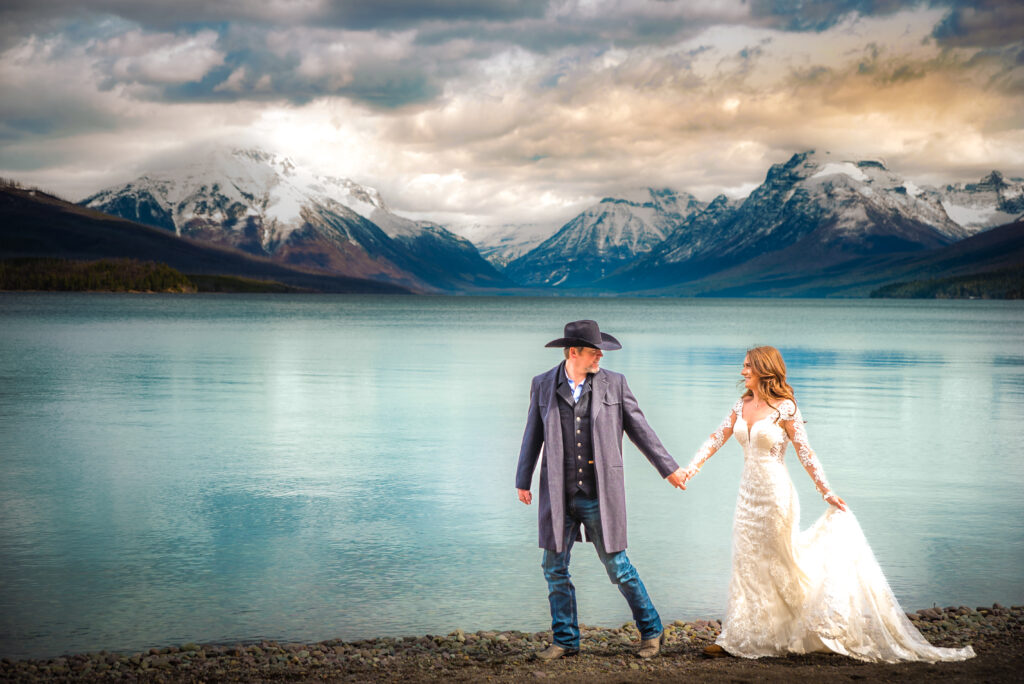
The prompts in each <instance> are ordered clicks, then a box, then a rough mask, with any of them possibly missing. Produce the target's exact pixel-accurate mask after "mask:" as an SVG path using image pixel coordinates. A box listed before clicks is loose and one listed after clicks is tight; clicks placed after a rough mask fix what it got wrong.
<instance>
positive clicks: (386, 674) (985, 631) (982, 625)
mask: <svg viewBox="0 0 1024 684" xmlns="http://www.w3.org/2000/svg"><path fill="white" fill-rule="evenodd" d="M908 617H910V618H911V620H912V621H913V622H914V624H915V625H916V626H917V627H918V629H920V631H921V632H922V634H924V636H925V637H926V638H927V639H928V640H929V641H930V642H932V643H933V644H936V645H938V646H945V647H958V646H964V645H966V644H971V645H972V646H973V647H974V649H975V651H976V652H977V654H978V655H977V657H975V658H972V659H970V660H966V661H960V662H951V663H936V664H929V663H896V664H890V663H865V662H861V661H857V660H854V659H852V658H847V657H845V656H839V655H834V654H809V655H792V656H788V657H784V658H763V659H759V660H746V659H742V658H731V657H730V658H721V659H713V660H711V659H706V658H704V657H702V654H701V651H702V649H703V648H704V646H706V645H708V644H710V643H713V642H714V640H715V638H716V637H717V636H718V633H719V631H720V629H721V624H720V623H719V622H718V621H717V620H696V621H690V622H682V621H679V620H677V621H675V622H673V623H672V624H670V625H668V626H667V627H666V629H665V632H666V644H665V647H664V649H663V654H662V655H661V656H659V657H657V658H654V659H652V660H649V661H644V660H639V659H638V658H636V657H635V655H634V652H635V650H636V648H637V644H638V640H639V635H638V633H637V631H636V628H635V627H634V626H633V625H632V623H629V624H627V625H624V626H622V627H619V628H603V627H593V626H587V625H581V628H582V631H583V639H582V643H581V653H580V655H578V656H576V657H573V658H563V659H561V660H559V661H556V662H554V663H549V664H542V663H539V662H537V661H536V660H534V659H533V658H532V653H534V652H535V651H538V650H540V649H542V648H544V647H545V646H546V645H547V643H549V639H550V632H546V631H545V632H535V633H525V632H519V631H514V630H510V631H501V632H498V631H479V632H475V633H467V632H464V631H463V630H461V629H460V630H456V631H454V632H451V633H449V634H447V635H443V636H442V635H430V634H427V635H422V636H416V637H412V636H407V637H397V638H390V637H385V638H378V639H365V640H360V641H352V642H345V641H342V640H340V639H336V640H329V641H322V642H318V643H314V644H296V643H282V642H274V641H260V642H256V643H248V644H246V643H239V644H231V645H224V644H204V645H200V644H195V643H187V644H183V645H180V646H169V647H163V648H151V649H149V650H148V651H146V652H141V653H133V654H120V653H108V652H106V651H100V652H98V653H84V654H75V655H65V656H60V657H56V658H48V659H24V660H12V659H9V658H3V659H0V680H2V681H11V682H37V681H70V682H78V681H81V682H85V681H89V682H92V681H146V682H150V681H152V682H178V681H182V682H184V681H208V682H211V681H214V682H219V681H225V682H234V681H239V682H241V681H267V680H289V681H314V680H316V681H323V680H329V681H360V682H363V681H382V682H385V681H386V682H419V681H436V682H442V681H443V682H450V681H456V682H475V681H484V680H486V681H491V682H509V683H511V682H519V681H523V680H524V679H526V680H531V681H532V680H534V679H538V680H546V679H549V678H550V679H553V680H555V681H559V682H604V683H607V684H611V682H634V681H636V682H640V681H643V682H655V681H658V682H662V681H678V682H688V681H695V682H696V681H710V682H728V681H737V680H744V681H752V680H758V681H768V682H791V681H807V682H811V681H824V680H833V681H834V680H836V679H850V678H852V679H866V680H868V681H872V680H885V681H921V682H924V681H934V680H936V679H940V680H942V681H954V682H974V681H989V682H1002V681H1007V682H1009V681H1019V678H1020V673H1021V672H1022V671H1024V606H1012V607H1009V608H1007V607H1005V606H1002V605H1000V604H998V603H996V604H993V606H992V607H984V606H983V607H979V608H975V609H971V608H967V607H966V606H949V607H946V608H927V609H921V610H918V611H917V612H915V613H909V614H908Z"/></svg>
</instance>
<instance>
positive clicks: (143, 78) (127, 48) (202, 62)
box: [94, 30, 224, 84]
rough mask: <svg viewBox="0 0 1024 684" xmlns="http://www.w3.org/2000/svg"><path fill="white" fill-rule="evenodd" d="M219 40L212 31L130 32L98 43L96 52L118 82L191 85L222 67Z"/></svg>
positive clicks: (222, 59) (222, 55)
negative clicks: (218, 46)
mask: <svg viewBox="0 0 1024 684" xmlns="http://www.w3.org/2000/svg"><path fill="white" fill-rule="evenodd" d="M218 38H219V36H218V34H217V33H216V32H215V31H210V30H206V31H200V32H199V33H197V34H195V35H184V36H182V35H174V34H169V33H145V32H143V31H131V32H129V33H126V34H123V35H120V36H116V37H114V38H110V39H107V40H104V41H101V42H99V43H97V44H96V46H95V48H94V52H95V53H96V54H97V55H102V56H104V57H108V58H109V59H110V74H111V75H112V76H113V77H114V78H116V79H117V80H119V81H137V82H141V83H150V84H174V83H190V82H193V81H198V80H200V79H201V78H202V77H203V76H205V75H206V74H207V73H208V72H209V71H210V69H212V68H213V67H216V66H220V65H221V64H223V62H224V54H223V52H221V51H220V50H218V49H217V48H216V44H217V41H218Z"/></svg>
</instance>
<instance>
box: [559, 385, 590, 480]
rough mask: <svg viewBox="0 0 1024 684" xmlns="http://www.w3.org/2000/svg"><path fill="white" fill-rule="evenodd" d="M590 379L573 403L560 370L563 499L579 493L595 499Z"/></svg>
mask: <svg viewBox="0 0 1024 684" xmlns="http://www.w3.org/2000/svg"><path fill="white" fill-rule="evenodd" d="M590 380H591V376H589V375H588V376H587V379H586V380H585V381H584V382H583V389H582V390H580V398H579V400H578V401H576V402H575V403H574V402H573V401H572V390H571V389H570V388H569V380H568V379H567V378H566V377H565V367H564V366H563V367H562V368H561V377H560V378H559V381H558V385H557V391H556V392H555V394H557V395H558V415H559V417H560V418H561V421H562V454H563V457H564V459H565V460H564V466H563V471H564V472H565V496H566V498H569V497H571V496H573V495H574V494H576V493H582V494H583V495H584V496H586V497H587V498H590V499H596V498H597V477H596V475H595V471H594V444H593V441H592V439H591V431H590V398H591V396H592V392H591V382H590Z"/></svg>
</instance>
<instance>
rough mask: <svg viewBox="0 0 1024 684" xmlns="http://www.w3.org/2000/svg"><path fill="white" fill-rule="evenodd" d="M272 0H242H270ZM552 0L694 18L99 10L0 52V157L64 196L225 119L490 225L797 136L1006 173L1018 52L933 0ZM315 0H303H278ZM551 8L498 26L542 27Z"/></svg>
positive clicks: (566, 212)
mask: <svg viewBox="0 0 1024 684" xmlns="http://www.w3.org/2000/svg"><path fill="white" fill-rule="evenodd" d="M282 3H283V0H282V2H281V3H279V6H277V9H276V10H275V9H274V7H271V6H270V5H264V6H263V10H261V11H265V12H271V11H280V12H284V11H286V9H287V7H286V5H287V3H283V4H282ZM552 7H553V9H552V12H554V13H556V14H557V13H558V12H563V13H566V14H564V15H563V16H572V17H575V18H580V19H586V20H587V21H593V22H597V21H599V20H600V21H603V22H605V24H604V25H603V26H605V29H607V30H609V31H610V30H611V28H615V29H616V30H621V31H623V32H626V31H628V30H629V27H628V25H627V22H626V21H625V18H627V17H641V18H646V19H650V20H652V22H653V24H649V26H654V25H656V24H657V23H658V20H659V19H661V18H663V17H664V16H667V15H665V14H664V13H667V12H670V11H671V12H675V14H674V15H673V17H675V18H677V19H678V18H679V13H680V11H683V12H685V13H687V14H686V15H685V17H684V19H686V21H692V22H696V24H695V25H696V26H697V27H698V28H693V25H692V24H686V26H687V27H688V28H687V29H686V30H682V29H680V31H679V32H677V33H671V35H672V36H676V35H678V36H680V37H676V38H671V36H670V37H669V38H664V37H663V38H662V39H660V40H651V41H648V42H644V41H643V40H640V39H639V38H636V40H635V41H634V42H632V43H629V42H622V43H620V42H616V41H615V40H611V39H609V40H608V41H606V42H605V43H601V42H600V41H599V40H597V39H592V40H591V39H589V38H588V41H589V42H584V41H582V40H581V41H580V42H571V41H570V42H565V43H564V44H562V45H560V46H559V47H558V48H557V49H550V48H549V47H547V46H550V45H551V44H553V43H554V42H555V41H554V40H553V39H551V37H550V36H542V37H540V38H538V41H539V42H541V43H544V45H545V48H544V49H537V50H534V49H531V48H530V47H529V46H528V45H527V44H526V43H523V44H521V45H516V44H514V43H512V42H511V41H510V39H508V40H505V42H502V41H503V40H504V39H502V38H500V37H496V36H498V34H499V33H500V31H498V30H497V29H495V27H494V25H491V24H486V23H485V24H481V25H479V26H477V25H473V26H470V25H469V24H466V23H465V22H463V23H457V22H456V23H452V24H450V25H445V26H444V28H446V29H448V30H450V31H451V35H449V36H447V37H438V36H440V34H438V33H431V34H430V35H431V37H432V38H436V41H437V42H431V41H430V40H425V38H424V36H425V35H427V33H428V31H427V29H428V28H433V29H436V28H438V25H439V23H438V22H434V23H432V24H431V25H430V27H426V26H425V25H424V26H420V27H418V28H416V29H404V30H402V31H384V30H380V29H373V30H365V31H356V30H351V29H349V30H342V29H336V28H329V27H304V26H295V25H293V26H288V27H285V28H270V29H265V30H262V29H261V30H256V29H253V28H251V27H248V26H240V27H236V28H234V29H232V31H231V32H228V34H225V35H223V36H219V35H218V34H217V33H215V32H214V31H212V30H204V31H199V32H197V33H194V34H188V33H184V32H181V31H179V32H152V31H149V30H144V29H142V28H139V27H137V26H128V28H127V29H125V28H124V27H122V28H120V29H118V30H114V29H117V27H116V26H115V27H113V28H110V27H108V28H107V31H108V33H109V32H113V33H114V34H115V35H107V34H105V35H104V37H103V38H101V39H100V38H97V39H92V40H91V41H83V42H79V43H75V42H74V41H73V40H72V39H71V38H49V39H44V38H38V37H30V38H26V39H23V40H21V41H20V42H19V43H17V44H16V45H15V47H13V48H12V49H10V50H8V51H7V52H4V53H0V88H2V89H3V92H4V98H3V99H2V101H0V132H2V133H3V134H4V135H5V140H6V141H7V142H6V143H5V145H4V147H3V148H0V175H3V176H8V177H15V178H20V179H23V180H25V181H26V182H34V183H37V184H39V185H42V186H44V187H50V188H53V189H55V190H58V191H61V192H64V193H65V194H70V195H73V196H81V195H84V194H86V193H88V192H92V191H94V190H96V189H98V188H99V187H100V186H101V185H105V184H107V183H108V182H114V181H115V180H122V179H123V178H115V176H118V175H119V174H120V175H121V176H126V177H127V176H129V175H130V173H134V172H136V171H137V170H141V169H142V168H144V165H145V163H146V160H147V158H148V157H149V156H151V155H154V154H164V153H166V152H168V151H172V150H173V149H175V148H176V147H178V146H185V145H188V144H191V143H194V142H195V141H196V140H197V139H200V138H197V136H201V138H202V139H210V140H224V139H235V138H238V137H243V138H249V139H255V140H257V141H259V142H260V143H261V144H264V145H266V146H268V147H271V148H273V149H275V150H278V151H281V152H284V153H286V154H289V155H291V156H293V157H295V158H296V160H297V161H300V162H304V163H308V164H310V165H312V166H315V167H317V168H319V169H322V170H324V171H326V172H329V173H333V174H335V175H340V176H346V177H350V178H352V179H354V180H356V181H358V182H361V183H365V184H367V185H371V186H374V187H377V188H378V189H380V190H381V192H382V193H383V194H384V197H385V199H386V201H387V202H388V203H389V204H390V205H391V206H392V207H393V208H394V209H396V210H399V211H401V212H404V213H407V214H414V215H416V216H418V217H424V218H433V219H435V220H439V221H441V222H445V223H449V222H450V223H463V224H466V223H492V224H495V225H500V224H504V223H509V222H523V223H534V222H549V223H550V224H560V223H561V222H564V221H565V220H567V219H568V218H571V216H572V214H573V213H575V212H577V211H579V210H580V209H581V208H582V207H584V206H586V205H587V204H589V203H591V202H593V201H596V200H597V199H600V198H601V197H602V196H605V195H609V194H615V193H617V192H621V191H624V190H629V189H632V188H634V187H638V186H645V185H651V186H669V187H673V188H676V189H680V190H688V191H690V192H693V193H695V194H697V195H698V196H699V197H701V198H702V199H705V200H709V199H711V198H712V197H714V196H715V195H717V194H719V193H722V192H724V193H726V194H727V195H729V196H731V197H737V196H742V195H744V194H746V193H747V192H749V190H750V189H751V188H752V187H754V186H755V185H756V184H758V183H760V182H761V181H762V180H763V178H764V174H765V173H766V172H767V170H768V168H769V166H770V165H771V164H772V163H775V162H779V161H784V160H785V159H787V158H788V157H789V156H790V155H791V154H792V153H793V152H797V151H802V150H804V149H808V148H812V147H813V148H818V149H822V150H832V151H833V152H836V153H837V154H844V155H848V156H850V155H852V156H864V157H876V156H880V157H885V158H887V159H888V160H889V162H890V165H891V166H892V167H893V168H894V169H897V170H899V171H901V172H905V173H908V174H913V173H917V174H921V175H922V176H923V175H926V174H929V173H931V174H934V177H938V178H940V179H942V180H943V181H950V180H964V179H976V177H977V176H978V175H979V174H977V169H978V168H979V167H981V166H985V167H989V169H991V168H998V169H1001V170H1003V171H1005V172H1007V173H1008V174H1009V175H1024V115H1022V114H1021V112H1024V89H1022V88H1021V87H1020V86H1019V84H1020V83H1021V82H1024V77H1022V76H1021V72H1022V71H1024V66H1021V65H1015V63H1014V62H1013V56H1014V55H1015V54H1016V53H1012V52H1011V51H1009V50H1007V51H1006V54H1003V53H1000V52H998V51H992V50H990V51H988V52H984V53H979V52H978V51H977V50H973V49H956V50H949V49H942V48H940V46H938V45H936V43H935V41H934V40H933V39H931V38H930V34H931V31H932V28H933V27H934V26H935V24H936V23H937V22H938V21H939V20H940V18H941V16H942V13H941V12H940V11H936V10H931V9H927V8H923V9H918V10H915V11H913V12H902V13H896V14H891V15H888V16H886V17H881V18H863V17H857V16H855V15H854V16H850V17H848V18H847V19H845V20H844V21H843V22H841V23H839V24H836V25H834V26H832V28H830V29H828V30H826V31H822V32H820V33H814V32H808V33H801V34H797V35H793V34H789V33H786V32H784V31H781V30H773V29H770V28H764V27H758V26H751V25H749V24H744V25H740V24H723V23H719V24H718V25H717V26H713V27H711V28H708V29H706V30H704V29H701V28H700V26H703V24H701V23H700V22H708V23H709V24H710V23H714V22H722V19H721V17H722V16H723V15H722V12H723V11H724V12H725V14H726V15H728V16H734V17H736V20H737V21H746V20H747V17H746V13H747V12H748V11H749V6H748V5H747V4H745V3H743V2H739V1H738V0H737V1H736V2H732V3H729V4H728V5H727V6H725V5H720V4H718V3H711V2H704V3H663V2H657V1H655V0H635V1H634V0H619V1H614V2H596V3H589V4H588V3H583V2H580V3H576V2H569V3H558V4H555V5H553V6H552ZM723 7H724V9H723ZM293 9H294V8H293ZM320 9H321V8H318V7H317V6H316V3H313V2H309V3H306V4H305V5H304V6H303V7H300V8H297V9H295V11H296V12H299V14H302V13H305V14H306V15H312V14H315V13H316V12H318V11H320ZM716 13H717V14H716ZM712 15H715V16H714V17H713V16H712ZM304 16H305V15H304ZM552 16H553V15H552ZM552 16H549V21H548V22H547V23H544V22H541V21H540V20H535V19H530V20H522V21H518V22H511V23H510V24H509V26H508V28H509V29H515V31H519V32H520V33H521V32H522V30H523V29H524V27H536V28H538V29H548V30H553V29H552V27H555V26H556V25H555V24H554V23H552V22H553V21H554V20H553V19H552ZM616 21H617V22H618V23H619V25H618V26H616V25H615V22H616ZM594 25H595V26H596V24H594ZM481 27H483V28H481ZM609 27H611V28H609ZM485 28H486V29H488V30H487V31H484V29H485ZM501 28H502V29H504V28H506V27H505V25H502V26H501ZM463 29H464V30H463ZM672 31H676V29H675V28H672ZM485 33H486V35H487V38H486V39H481V38H480V37H479V36H480V35H484V34H485ZM509 35H512V34H509ZM517 35H518V34H517ZM623 35H624V34H623ZM687 36H691V37H687ZM254 53H255V54H257V57H252V54H254ZM224 65H230V67H231V68H230V73H228V72H229V70H228V69H226V68H224V69H223V71H224V73H225V74H226V75H224V76H223V78H222V79H221V81H220V83H217V84H210V88H209V91H208V92H206V93H204V96H206V97H207V98H210V99H213V100H216V99H217V97H222V98H235V100H234V101H232V102H222V101H212V102H202V101H196V102H194V103H190V102H184V101H181V102H161V101H159V100H160V99H161V96H162V95H163V94H165V93H166V92H167V91H166V90H165V89H162V88H161V86H166V85H172V86H173V85H180V84H184V83H192V82H196V81H197V80H200V79H203V78H204V77H207V76H208V75H209V74H210V73H211V69H215V68H218V67H220V68H223V67H224ZM407 78H408V79H409V80H410V81H412V82H414V83H413V86H422V85H423V83H427V85H428V86H432V85H434V84H439V86H440V87H439V89H438V91H437V92H438V94H437V96H436V97H435V96H433V91H429V92H428V94H427V96H423V97H418V98H408V99H405V100H401V101H400V102H399V103H398V104H394V103H390V104H388V105H386V106H380V105H377V103H375V106H369V105H363V104H358V102H357V101H356V100H355V99H348V98H346V97H345V96H339V95H338V93H343V94H348V93H349V91H350V90H351V89H354V88H358V89H360V90H359V91H358V95H350V97H351V98H355V97H357V96H358V97H359V98H360V99H361V100H362V101H363V102H373V98H372V96H373V95H374V94H375V92H376V91H375V89H380V90H381V91H388V90H389V89H391V90H393V91H401V90H402V89H413V86H409V85H407V84H406V83H405V82H404V81H403V79H407ZM417 78H419V79H420V80H417ZM208 80H210V79H208ZM40 83H43V84H54V85H53V87H43V88H40V87H39V84H40ZM57 84H67V85H62V86H60V87H58V86H57ZM1015 84H1016V85H1015ZM275 89H277V90H275ZM295 93H299V95H300V96H295ZM951 93H955V94H956V96H955V97H952V96H951ZM260 98H262V99H260ZM942 174H945V175H942ZM922 182H934V180H932V178H930V177H929V178H923V181H922ZM90 185H91V187H90Z"/></svg>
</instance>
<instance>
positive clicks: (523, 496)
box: [516, 489, 533, 506]
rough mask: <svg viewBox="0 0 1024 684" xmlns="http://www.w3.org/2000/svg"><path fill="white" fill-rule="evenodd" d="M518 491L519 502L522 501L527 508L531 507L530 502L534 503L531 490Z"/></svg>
mask: <svg viewBox="0 0 1024 684" xmlns="http://www.w3.org/2000/svg"><path fill="white" fill-rule="evenodd" d="M516 491H517V492H519V500H520V501H522V502H523V503H524V504H526V505H527V506H529V505H530V502H531V501H533V496H532V495H531V494H530V490H529V489H517V490H516Z"/></svg>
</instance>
